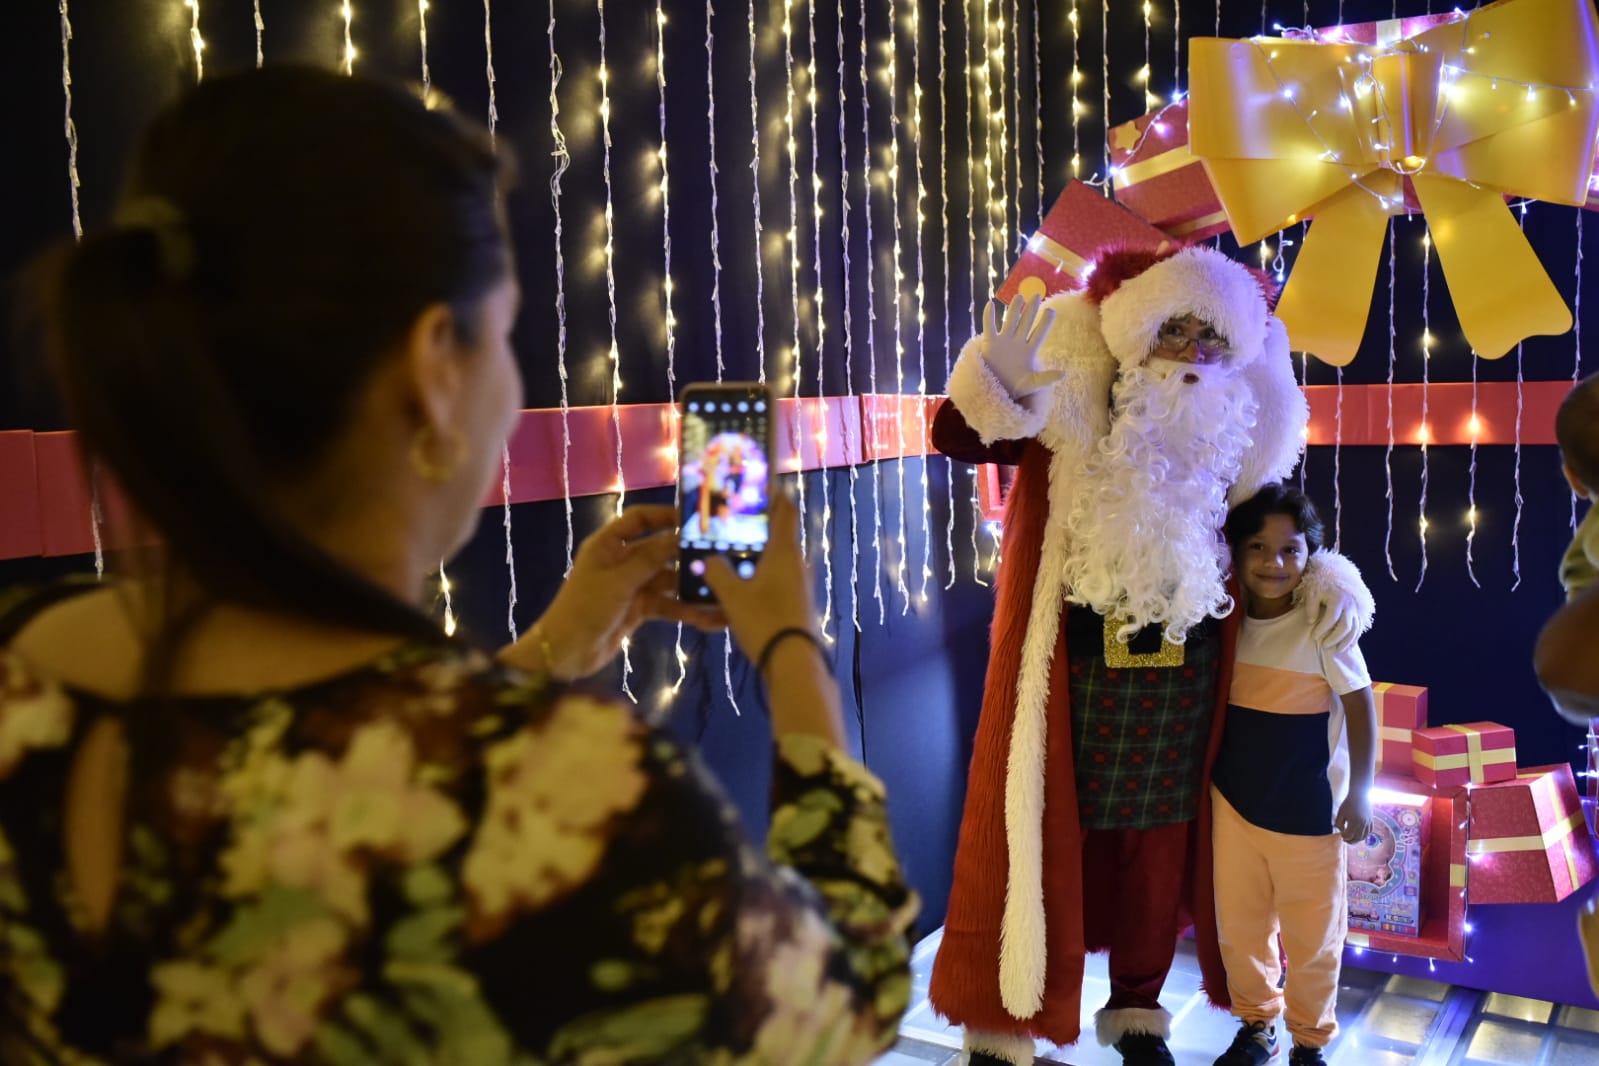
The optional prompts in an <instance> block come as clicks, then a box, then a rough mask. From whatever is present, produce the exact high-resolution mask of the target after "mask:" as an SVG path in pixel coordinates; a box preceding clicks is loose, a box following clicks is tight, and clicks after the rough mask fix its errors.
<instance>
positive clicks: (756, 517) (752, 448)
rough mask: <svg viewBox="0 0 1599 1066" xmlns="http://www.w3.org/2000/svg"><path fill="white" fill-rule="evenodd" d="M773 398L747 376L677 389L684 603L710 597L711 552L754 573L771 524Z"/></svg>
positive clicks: (710, 599) (736, 568)
mask: <svg viewBox="0 0 1599 1066" xmlns="http://www.w3.org/2000/svg"><path fill="white" fill-rule="evenodd" d="M773 405H774V401H773V398H772V394H771V391H770V390H769V389H768V388H767V387H766V386H765V385H760V384H757V383H755V382H753V381H737V382H725V383H719V384H714V385H713V384H698V385H690V386H689V387H688V388H686V389H684V390H683V402H682V409H681V414H682V418H681V419H680V420H679V426H680V436H679V439H678V450H677V454H678V474H677V497H678V509H679V512H678V513H679V524H678V561H677V565H678V570H677V573H678V598H679V599H680V600H682V601H683V602H685V603H714V602H715V600H716V597H715V596H714V595H713V594H712V592H711V589H710V586H709V585H707V584H706V583H705V563H706V560H707V559H709V558H710V557H711V556H713V555H721V556H724V557H725V558H726V559H727V560H728V563H729V564H730V565H731V566H732V567H733V572H734V573H736V574H738V575H739V576H740V577H744V578H748V577H750V576H751V575H753V574H754V573H755V565H756V563H757V562H759V561H760V558H761V552H762V551H764V550H765V548H766V538H767V531H768V529H769V527H770V512H771V503H772V478H773V476H774V474H773V470H772V465H771V456H772V416H773V413H774V410H773Z"/></svg>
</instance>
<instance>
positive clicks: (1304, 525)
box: [1226, 482, 1327, 553]
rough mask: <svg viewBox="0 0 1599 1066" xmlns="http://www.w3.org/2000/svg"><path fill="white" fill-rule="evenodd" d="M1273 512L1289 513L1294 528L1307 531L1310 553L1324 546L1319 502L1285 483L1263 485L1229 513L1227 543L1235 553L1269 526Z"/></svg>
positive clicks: (1324, 532) (1306, 540)
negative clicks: (1268, 519) (1269, 517)
mask: <svg viewBox="0 0 1599 1066" xmlns="http://www.w3.org/2000/svg"><path fill="white" fill-rule="evenodd" d="M1274 514H1280V515H1287V516H1288V517H1289V518H1292V519H1293V520H1294V528H1295V529H1297V530H1299V532H1301V533H1303V534H1304V536H1305V546H1306V547H1307V548H1309V549H1310V550H1311V552H1313V553H1314V552H1318V551H1320V550H1321V549H1322V546H1323V544H1324V543H1325V542H1326V536H1327V530H1326V527H1325V526H1323V525H1322V522H1321V514H1320V512H1318V511H1317V510H1316V505H1315V504H1314V503H1312V502H1311V500H1310V497H1309V496H1306V495H1305V494H1304V493H1303V492H1300V491H1299V490H1298V489H1296V488H1294V487H1293V486H1291V485H1287V484H1284V483H1282V482H1273V483H1271V484H1269V485H1263V486H1261V489H1260V491H1259V492H1257V493H1255V494H1254V495H1253V496H1251V497H1250V498H1249V499H1247V500H1245V501H1244V502H1243V503H1241V504H1239V505H1238V506H1237V507H1234V508H1233V509H1232V510H1231V511H1229V512H1228V514H1227V525H1226V533H1227V543H1228V545H1229V546H1230V547H1231V548H1232V550H1233V551H1235V552H1236V551H1237V550H1238V549H1239V548H1240V547H1242V546H1243V543H1244V541H1246V540H1248V539H1249V538H1250V537H1253V536H1254V535H1255V534H1256V533H1259V532H1260V531H1261V530H1262V529H1264V528H1265V527H1266V516H1267V515H1274Z"/></svg>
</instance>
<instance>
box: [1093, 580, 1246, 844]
mask: <svg viewBox="0 0 1599 1066" xmlns="http://www.w3.org/2000/svg"><path fill="white" fill-rule="evenodd" d="M1068 612H1069V614H1068V623H1067V624H1068V626H1069V627H1070V633H1069V636H1068V648H1069V654H1070V659H1071V700H1072V748H1073V751H1074V752H1075V754H1076V770H1077V804H1078V814H1079V818H1080V821H1081V824H1082V828H1083V829H1085V830H1087V829H1152V828H1154V827H1156V826H1161V825H1171V824H1173V823H1176V822H1187V821H1191V820H1192V819H1194V818H1195V817H1196V816H1197V815H1198V813H1199V778H1200V773H1201V771H1202V769H1203V763H1204V758H1205V744H1206V741H1207V740H1208V739H1209V737H1210V725H1211V716H1212V714H1213V712H1214V710H1215V704H1216V665H1217V658H1218V656H1219V654H1220V649H1221V627H1220V626H1219V625H1218V624H1217V623H1216V622H1215V621H1214V620H1213V619H1207V620H1206V621H1205V622H1203V623H1201V624H1200V625H1199V626H1197V627H1196V628H1195V629H1194V630H1192V631H1191V632H1190V633H1189V634H1188V641H1187V643H1186V644H1184V645H1183V650H1184V657H1183V659H1184V661H1183V665H1181V666H1154V667H1133V668H1122V669H1113V668H1109V667H1107V666H1106V665H1105V653H1104V640H1103V633H1104V624H1105V623H1104V618H1103V617H1102V616H1101V615H1099V614H1096V613H1095V612H1094V611H1093V610H1092V609H1090V608H1087V607H1081V606H1078V605H1075V604H1073V605H1071V606H1070V607H1069V608H1068ZM1139 650H1141V649H1140V647H1139V645H1138V638H1135V639H1134V644H1133V651H1135V652H1137V651H1139Z"/></svg>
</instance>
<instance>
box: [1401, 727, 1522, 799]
mask: <svg viewBox="0 0 1599 1066" xmlns="http://www.w3.org/2000/svg"><path fill="white" fill-rule="evenodd" d="M1410 760H1411V763H1412V764H1413V766H1414V769H1413V771H1412V773H1413V776H1414V777H1415V778H1416V780H1418V781H1420V782H1422V783H1423V784H1427V785H1467V784H1474V785H1485V784H1489V783H1491V782H1494V781H1509V780H1511V779H1512V778H1514V777H1515V776H1516V734H1515V731H1514V730H1512V729H1511V728H1510V727H1509V726H1504V725H1500V724H1499V723H1497V722H1471V723H1468V724H1466V725H1441V726H1434V727H1432V728H1430V729H1418V730H1416V732H1415V734H1414V735H1413V740H1412V743H1411V751H1410Z"/></svg>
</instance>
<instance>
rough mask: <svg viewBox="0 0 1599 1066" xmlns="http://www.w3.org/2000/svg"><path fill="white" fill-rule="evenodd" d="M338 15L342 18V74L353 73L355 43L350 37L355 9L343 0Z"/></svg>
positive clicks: (346, 0) (348, 1) (347, 1)
mask: <svg viewBox="0 0 1599 1066" xmlns="http://www.w3.org/2000/svg"><path fill="white" fill-rule="evenodd" d="M339 14H341V15H343V16H344V73H346V74H354V73H355V41H354V39H353V38H352V37H351V36H350V27H351V24H352V23H353V22H354V21H355V9H354V8H352V7H351V6H350V0H344V4H343V6H341V7H340V9H339Z"/></svg>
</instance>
